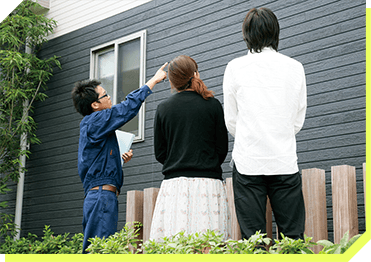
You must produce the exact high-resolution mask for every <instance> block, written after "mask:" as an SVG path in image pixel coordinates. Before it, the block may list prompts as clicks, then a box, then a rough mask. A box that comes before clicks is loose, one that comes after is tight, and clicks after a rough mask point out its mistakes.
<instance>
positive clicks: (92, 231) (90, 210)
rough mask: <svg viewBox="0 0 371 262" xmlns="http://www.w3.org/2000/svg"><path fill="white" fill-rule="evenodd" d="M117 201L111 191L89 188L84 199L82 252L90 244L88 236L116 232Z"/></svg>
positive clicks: (106, 235)
mask: <svg viewBox="0 0 371 262" xmlns="http://www.w3.org/2000/svg"><path fill="white" fill-rule="evenodd" d="M117 220H118V201H117V197H116V194H115V193H114V192H111V191H107V190H102V187H101V186H100V187H99V190H90V191H89V192H88V194H87V195H86V197H85V200H84V208H83V221H82V227H83V232H84V242H83V253H86V251H85V249H86V248H87V247H88V246H89V245H90V242H89V238H94V237H96V236H97V237H100V238H103V237H106V238H107V237H108V236H110V235H113V234H114V233H116V232H117Z"/></svg>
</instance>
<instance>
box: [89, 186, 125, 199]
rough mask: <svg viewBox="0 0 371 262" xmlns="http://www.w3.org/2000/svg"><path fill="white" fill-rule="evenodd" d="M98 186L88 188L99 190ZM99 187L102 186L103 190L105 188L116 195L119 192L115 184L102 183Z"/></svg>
mask: <svg viewBox="0 0 371 262" xmlns="http://www.w3.org/2000/svg"><path fill="white" fill-rule="evenodd" d="M99 187H100V186H96V187H93V188H91V189H90V190H99ZM101 187H102V189H103V190H107V191H111V192H113V193H116V196H119V194H120V192H119V191H118V190H117V189H116V187H115V186H111V185H103V186H101Z"/></svg>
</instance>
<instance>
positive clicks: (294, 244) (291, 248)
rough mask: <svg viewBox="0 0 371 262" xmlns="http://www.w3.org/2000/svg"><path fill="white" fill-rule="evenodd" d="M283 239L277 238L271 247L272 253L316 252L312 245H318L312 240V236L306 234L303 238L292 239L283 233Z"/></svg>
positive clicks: (270, 251)
mask: <svg viewBox="0 0 371 262" xmlns="http://www.w3.org/2000/svg"><path fill="white" fill-rule="evenodd" d="M281 237H282V239H281V240H277V239H275V240H274V241H275V244H274V245H273V246H271V247H270V248H269V253H270V254H314V252H313V251H312V250H311V249H310V247H312V246H315V245H317V244H316V243H314V242H311V240H312V237H307V236H306V235H304V240H303V239H292V238H289V237H286V236H284V235H283V234H282V233H281Z"/></svg>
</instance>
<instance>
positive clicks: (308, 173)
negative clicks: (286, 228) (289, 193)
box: [302, 168, 328, 253]
mask: <svg viewBox="0 0 371 262" xmlns="http://www.w3.org/2000/svg"><path fill="white" fill-rule="evenodd" d="M302 180H303V196H304V203H305V232H304V233H305V234H306V235H307V236H310V237H313V239H312V241H313V242H317V241H318V240H323V239H327V238H328V236H327V211H326V177H325V170H323V169H318V168H311V169H303V170H302ZM312 250H313V251H314V252H315V253H318V252H319V251H320V250H322V247H321V246H314V247H313V248H312Z"/></svg>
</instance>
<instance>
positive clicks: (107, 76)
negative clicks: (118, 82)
mask: <svg viewBox="0 0 371 262" xmlns="http://www.w3.org/2000/svg"><path fill="white" fill-rule="evenodd" d="M114 72H115V56H114V50H113V48H111V50H105V51H103V52H100V53H98V54H97V76H96V78H97V79H98V80H99V81H100V82H102V84H101V85H102V87H103V88H104V89H105V90H106V91H107V93H108V94H109V95H110V96H111V97H112V96H113V81H114Z"/></svg>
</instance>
